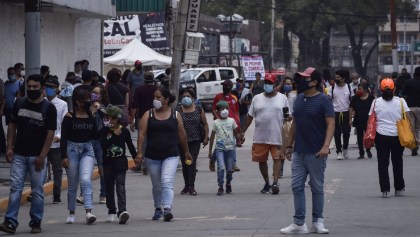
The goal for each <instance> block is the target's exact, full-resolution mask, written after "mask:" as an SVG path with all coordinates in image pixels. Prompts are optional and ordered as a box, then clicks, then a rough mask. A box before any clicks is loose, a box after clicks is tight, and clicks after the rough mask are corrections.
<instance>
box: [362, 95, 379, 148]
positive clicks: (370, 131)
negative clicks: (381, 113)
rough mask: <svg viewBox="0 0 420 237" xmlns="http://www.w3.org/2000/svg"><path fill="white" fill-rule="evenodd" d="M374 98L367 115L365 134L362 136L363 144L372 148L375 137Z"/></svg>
mask: <svg viewBox="0 0 420 237" xmlns="http://www.w3.org/2000/svg"><path fill="white" fill-rule="evenodd" d="M375 105H376V100H375V101H374V103H373V109H372V113H371V114H370V116H369V120H368V123H367V128H366V132H365V135H364V136H363V146H364V147H365V148H366V149H369V148H372V147H373V145H375V137H376V120H377V118H376V113H375Z"/></svg>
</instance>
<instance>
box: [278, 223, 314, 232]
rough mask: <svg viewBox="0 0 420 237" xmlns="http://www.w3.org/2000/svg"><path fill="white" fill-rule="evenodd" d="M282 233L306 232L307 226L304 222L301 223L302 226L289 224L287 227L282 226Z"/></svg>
mask: <svg viewBox="0 0 420 237" xmlns="http://www.w3.org/2000/svg"><path fill="white" fill-rule="evenodd" d="M280 232H281V233H282V234H288V235H291V234H307V233H308V227H307V226H306V224H303V225H302V226H298V225H296V224H295V223H293V224H290V225H289V226H288V227H286V228H283V229H281V230H280Z"/></svg>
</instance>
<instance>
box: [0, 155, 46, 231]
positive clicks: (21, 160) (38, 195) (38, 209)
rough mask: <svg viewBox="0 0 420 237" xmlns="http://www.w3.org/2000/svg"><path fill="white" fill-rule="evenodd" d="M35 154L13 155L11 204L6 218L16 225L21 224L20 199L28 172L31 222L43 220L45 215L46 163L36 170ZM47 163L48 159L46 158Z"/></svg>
mask: <svg viewBox="0 0 420 237" xmlns="http://www.w3.org/2000/svg"><path fill="white" fill-rule="evenodd" d="M35 159H36V157H35V156H29V157H27V156H21V155H18V154H15V155H14V156H13V161H12V166H11V167H10V194H9V205H8V207H7V211H6V215H5V219H7V220H8V221H9V222H10V223H12V225H13V226H14V227H17V226H18V225H19V222H18V220H17V217H18V212H19V207H20V199H21V197H22V191H23V187H24V183H25V177H26V174H27V173H28V172H29V175H30V178H31V189H32V201H31V209H30V210H29V215H30V217H31V222H30V223H32V222H34V221H39V222H41V221H42V217H43V215H44V176H45V172H46V169H45V165H44V168H43V169H42V170H41V171H39V172H38V171H35V165H34V161H35ZM45 163H47V161H46V160H45Z"/></svg>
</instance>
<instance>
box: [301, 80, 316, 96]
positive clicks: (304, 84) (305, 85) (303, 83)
mask: <svg viewBox="0 0 420 237" xmlns="http://www.w3.org/2000/svg"><path fill="white" fill-rule="evenodd" d="M311 82H312V81H306V80H305V79H303V78H301V79H300V80H299V81H298V91H299V93H302V92H305V91H306V90H309V89H311V88H312V87H314V86H310V85H309V83H311Z"/></svg>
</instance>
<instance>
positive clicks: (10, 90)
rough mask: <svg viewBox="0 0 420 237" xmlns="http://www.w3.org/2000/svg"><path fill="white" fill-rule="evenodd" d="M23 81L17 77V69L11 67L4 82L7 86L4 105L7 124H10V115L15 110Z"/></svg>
mask: <svg viewBox="0 0 420 237" xmlns="http://www.w3.org/2000/svg"><path fill="white" fill-rule="evenodd" d="M21 83H22V81H19V80H17V79H16V73H15V69H14V68H13V67H9V68H8V69H7V81H6V82H5V83H4V87H5V105H4V116H5V117H6V125H8V124H9V121H10V116H11V114H12V110H13V103H14V102H15V99H16V97H17V95H18V92H19V87H20V85H21Z"/></svg>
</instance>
